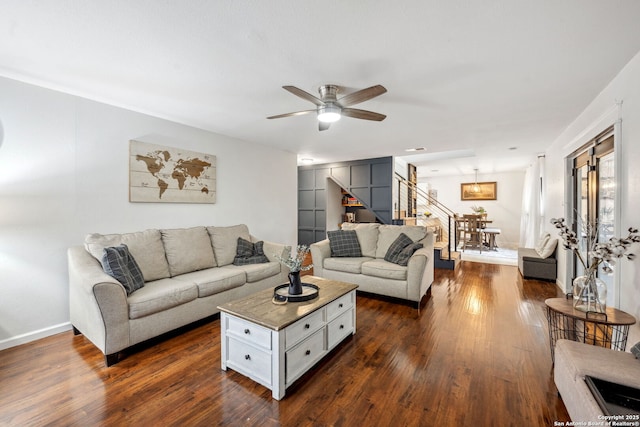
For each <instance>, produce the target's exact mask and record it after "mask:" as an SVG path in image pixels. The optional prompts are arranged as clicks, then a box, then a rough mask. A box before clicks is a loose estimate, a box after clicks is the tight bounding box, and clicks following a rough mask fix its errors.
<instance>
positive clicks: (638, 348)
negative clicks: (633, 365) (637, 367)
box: [631, 342, 640, 359]
mask: <svg viewBox="0 0 640 427" xmlns="http://www.w3.org/2000/svg"><path fill="white" fill-rule="evenodd" d="M631 353H633V355H634V356H635V357H636V359H640V342H637V343H636V345H634V346H633V347H631Z"/></svg>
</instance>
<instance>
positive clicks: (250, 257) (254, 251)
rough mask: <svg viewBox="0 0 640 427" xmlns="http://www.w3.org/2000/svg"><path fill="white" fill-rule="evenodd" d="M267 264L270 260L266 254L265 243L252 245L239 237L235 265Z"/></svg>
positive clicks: (260, 242)
mask: <svg viewBox="0 0 640 427" xmlns="http://www.w3.org/2000/svg"><path fill="white" fill-rule="evenodd" d="M266 262H269V258H267V256H266V255H265V254H264V241H262V240H261V241H259V242H256V243H251V242H250V241H248V240H246V239H243V238H242V237H238V248H237V249H236V257H235V258H234V259H233V265H250V264H264V263H266Z"/></svg>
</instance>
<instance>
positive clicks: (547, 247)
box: [536, 239, 558, 259]
mask: <svg viewBox="0 0 640 427" xmlns="http://www.w3.org/2000/svg"><path fill="white" fill-rule="evenodd" d="M556 246H558V239H547V241H546V242H545V244H544V246H543V247H542V249H540V250H538V249H536V252H537V253H538V255H540V258H543V259H546V258H549V257H550V256H551V255H553V253H554V252H555V251H556Z"/></svg>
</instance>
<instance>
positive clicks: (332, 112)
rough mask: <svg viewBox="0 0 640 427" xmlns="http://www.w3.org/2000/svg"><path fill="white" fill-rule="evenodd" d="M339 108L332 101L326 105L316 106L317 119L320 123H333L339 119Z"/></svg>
mask: <svg viewBox="0 0 640 427" xmlns="http://www.w3.org/2000/svg"><path fill="white" fill-rule="evenodd" d="M341 111H342V110H341V108H340V107H338V106H337V105H335V104H333V103H327V105H325V106H322V107H318V120H320V121H321V122H322V123H333V122H337V121H338V120H340V117H341V115H340V112H341Z"/></svg>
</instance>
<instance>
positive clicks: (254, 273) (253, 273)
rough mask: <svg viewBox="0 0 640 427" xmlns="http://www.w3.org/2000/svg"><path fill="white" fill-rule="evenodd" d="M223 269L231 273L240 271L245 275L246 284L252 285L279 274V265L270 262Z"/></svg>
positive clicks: (228, 266)
mask: <svg viewBox="0 0 640 427" xmlns="http://www.w3.org/2000/svg"><path fill="white" fill-rule="evenodd" d="M224 269H229V270H232V271H238V270H240V271H242V272H243V273H244V274H246V276H247V282H248V283H253V282H257V281H259V280H262V279H266V278H268V277H272V276H277V275H278V274H280V263H279V262H276V261H272V262H266V263H262V264H248V265H227V266H225V267H224Z"/></svg>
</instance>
